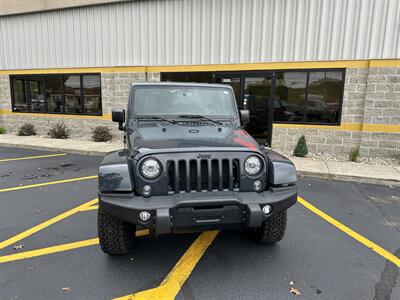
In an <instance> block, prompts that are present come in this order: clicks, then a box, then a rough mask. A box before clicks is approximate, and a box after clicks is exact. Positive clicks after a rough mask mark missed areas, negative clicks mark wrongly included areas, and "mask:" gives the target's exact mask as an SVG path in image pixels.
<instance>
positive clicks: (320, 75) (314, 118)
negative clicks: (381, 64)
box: [161, 69, 344, 125]
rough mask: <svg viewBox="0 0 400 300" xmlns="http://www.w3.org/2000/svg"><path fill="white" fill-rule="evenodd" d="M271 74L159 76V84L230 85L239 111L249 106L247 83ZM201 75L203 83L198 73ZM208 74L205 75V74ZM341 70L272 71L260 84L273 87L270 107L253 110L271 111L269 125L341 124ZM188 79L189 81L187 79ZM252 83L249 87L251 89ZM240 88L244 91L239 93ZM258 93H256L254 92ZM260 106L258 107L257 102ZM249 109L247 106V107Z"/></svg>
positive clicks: (239, 73)
mask: <svg viewBox="0 0 400 300" xmlns="http://www.w3.org/2000/svg"><path fill="white" fill-rule="evenodd" d="M272 72H273V71H268V70H265V71H237V72H236V71H234V72H229V74H228V73H225V72H181V73H162V74H161V79H162V81H178V82H179V81H181V82H187V81H193V82H204V81H203V80H208V81H207V82H210V83H211V82H217V83H226V84H229V85H230V86H232V88H233V90H234V91H235V96H236V101H237V103H238V107H239V108H246V106H248V104H247V101H249V100H248V99H249V96H248V95H249V92H248V90H249V89H250V86H249V83H248V82H247V83H246V81H249V80H250V79H254V78H263V76H264V77H268V76H269V74H272ZM200 73H201V74H202V80H200V79H199V74H200ZM206 74H207V75H206ZM343 75H344V70H342V69H336V70H335V69H333V70H330V69H326V70H319V69H318V70H298V71H297V70H296V71H277V72H273V75H272V77H271V83H269V82H265V83H263V84H261V86H263V87H264V88H267V87H268V86H269V85H270V86H271V88H272V87H273V88H272V92H271V98H272V100H271V101H269V102H268V103H269V104H268V105H270V106H271V107H269V108H261V106H260V105H266V104H264V102H263V101H261V102H260V101H257V100H255V101H253V102H252V105H253V106H254V107H253V108H252V110H253V111H258V114H261V112H262V111H263V110H265V111H267V110H271V109H272V110H273V113H272V115H273V120H265V122H268V123H271V122H272V121H274V122H282V123H304V124H332V125H338V124H339V122H340V113H341V103H342V100H343V87H344V76H343ZM189 78H190V79H191V80H189ZM253 83H254V82H252V83H251V86H253ZM251 88H253V87H251ZM242 89H243V90H242ZM257 93H259V91H257ZM259 102H260V103H261V104H260V103H259ZM247 108H249V107H247Z"/></svg>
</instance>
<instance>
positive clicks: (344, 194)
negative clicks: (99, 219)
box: [0, 148, 400, 299]
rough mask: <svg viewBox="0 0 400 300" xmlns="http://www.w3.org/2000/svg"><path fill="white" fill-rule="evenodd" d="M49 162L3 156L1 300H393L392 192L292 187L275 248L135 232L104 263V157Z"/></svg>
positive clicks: (398, 231)
mask: <svg viewBox="0 0 400 300" xmlns="http://www.w3.org/2000/svg"><path fill="white" fill-rule="evenodd" d="M53 154H54V153H48V152H43V151H31V150H20V149H12V148H0V228H1V230H0V299H43V298H48V299H112V298H116V297H121V296H125V295H131V294H133V293H138V294H136V298H137V299H140V298H142V299H169V298H170V297H174V296H175V295H176V299H291V298H294V297H303V298H306V299H372V298H374V297H375V298H376V299H400V284H399V278H398V275H399V266H400V259H399V257H400V217H399V216H400V189H399V188H391V187H385V186H376V185H367V184H358V183H348V182H339V181H328V180H321V179H310V178H300V180H299V195H300V196H301V198H300V202H299V203H298V204H296V205H295V206H294V207H293V208H291V209H290V210H289V215H288V228H287V233H286V236H285V238H284V240H283V241H282V242H280V243H278V244H277V245H274V246H268V245H258V244H255V243H253V242H252V241H251V240H250V239H249V238H248V237H247V236H246V233H245V232H238V231H222V232H219V233H218V232H207V233H203V234H174V235H165V236H159V237H157V238H154V237H150V236H148V234H147V232H146V231H139V232H138V235H139V237H138V240H137V244H136V246H135V249H134V251H133V252H132V253H131V254H129V255H126V256H121V257H110V256H107V255H105V254H103V252H102V251H101V250H100V247H99V246H98V241H97V232H96V230H97V227H96V194H97V180H96V174H97V167H98V164H99V162H100V160H101V158H100V157H95V156H80V155H71V154H65V155H59V156H49V155H53ZM34 156H42V157H36V158H34ZM46 156H47V157H46ZM24 157H30V158H29V159H18V160H10V159H13V158H24ZM54 182H56V184H49V183H54ZM37 184H41V185H40V186H37ZM18 187H19V189H18ZM21 187H22V188H21ZM13 188H17V189H13ZM291 282H292V284H293V285H291V284H290V283H291ZM291 287H293V288H296V289H297V290H298V291H299V292H300V293H301V295H300V296H296V295H294V294H293V293H290V288H291Z"/></svg>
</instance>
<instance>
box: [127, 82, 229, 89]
mask: <svg viewBox="0 0 400 300" xmlns="http://www.w3.org/2000/svg"><path fill="white" fill-rule="evenodd" d="M152 85H154V86H160V85H162V86H164V85H165V86H187V87H189V86H193V87H194V86H198V87H220V88H225V89H226V88H229V89H231V88H232V87H231V86H230V85H228V84H218V83H197V82H172V81H142V82H132V83H131V87H135V86H152Z"/></svg>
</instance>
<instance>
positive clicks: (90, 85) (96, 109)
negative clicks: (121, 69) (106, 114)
mask: <svg viewBox="0 0 400 300" xmlns="http://www.w3.org/2000/svg"><path fill="white" fill-rule="evenodd" d="M100 86H101V83H100V77H99V76H96V75H84V76H83V98H84V101H83V102H84V104H85V113H87V114H99V113H101V101H100V99H101V88H100Z"/></svg>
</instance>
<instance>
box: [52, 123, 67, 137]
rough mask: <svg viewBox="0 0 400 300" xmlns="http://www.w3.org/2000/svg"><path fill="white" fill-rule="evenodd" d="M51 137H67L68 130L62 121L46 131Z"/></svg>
mask: <svg viewBox="0 0 400 300" xmlns="http://www.w3.org/2000/svg"><path fill="white" fill-rule="evenodd" d="M47 135H48V136H49V137H51V138H52V139H67V138H68V137H69V130H68V129H67V127H66V126H65V124H64V123H63V122H59V123H56V124H54V126H53V127H52V128H50V130H49V132H48V133H47Z"/></svg>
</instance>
